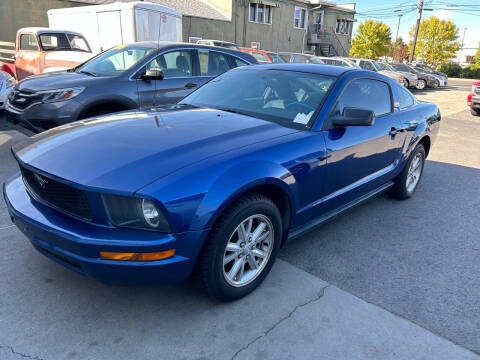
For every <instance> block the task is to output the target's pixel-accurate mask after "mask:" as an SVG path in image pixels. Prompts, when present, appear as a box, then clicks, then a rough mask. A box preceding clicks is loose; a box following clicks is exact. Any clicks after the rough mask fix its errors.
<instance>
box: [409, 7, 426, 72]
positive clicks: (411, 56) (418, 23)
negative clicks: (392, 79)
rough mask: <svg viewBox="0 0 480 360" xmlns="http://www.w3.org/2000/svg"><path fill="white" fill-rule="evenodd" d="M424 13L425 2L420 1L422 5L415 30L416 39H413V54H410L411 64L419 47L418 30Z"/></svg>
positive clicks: (419, 8)
mask: <svg viewBox="0 0 480 360" xmlns="http://www.w3.org/2000/svg"><path fill="white" fill-rule="evenodd" d="M422 11H423V0H420V4H419V5H418V16H417V26H416V28H415V37H414V38H413V44H412V52H411V54H410V62H412V61H413V57H414V55H415V46H417V37H418V29H419V28H420V20H422Z"/></svg>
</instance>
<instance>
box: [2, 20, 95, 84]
mask: <svg viewBox="0 0 480 360" xmlns="http://www.w3.org/2000/svg"><path fill="white" fill-rule="evenodd" d="M92 56H93V53H92V52H91V50H90V46H89V45H88V42H87V40H85V38H84V37H83V35H82V34H80V33H76V32H73V31H67V30H53V29H49V28H33V27H29V28H22V29H20V30H18V31H17V37H16V42H15V56H14V59H11V60H8V59H2V61H3V62H4V63H9V64H10V66H11V68H13V69H14V70H15V71H14V73H15V77H16V78H17V80H22V79H24V78H26V77H27V76H30V75H34V74H42V73H45V72H52V71H58V70H65V69H70V68H72V67H74V66H77V65H79V64H81V63H83V62H85V61H86V60H88V59H90V58H91V57H92ZM12 65H13V66H12Z"/></svg>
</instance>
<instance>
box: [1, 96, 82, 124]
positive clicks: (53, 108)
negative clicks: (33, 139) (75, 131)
mask: <svg viewBox="0 0 480 360" xmlns="http://www.w3.org/2000/svg"><path fill="white" fill-rule="evenodd" d="M81 106H82V105H81V103H79V102H78V101H76V100H75V99H71V100H66V101H58V102H52V103H38V104H35V105H32V106H31V107H29V108H26V109H25V110H21V109H18V108H16V107H14V106H12V105H11V104H10V103H8V102H7V106H6V109H7V111H8V112H10V113H11V114H13V115H14V116H15V118H16V119H17V120H18V121H19V122H20V123H22V124H23V125H25V126H26V127H28V128H30V129H31V130H33V131H36V132H41V131H44V130H48V129H50V128H52V127H56V126H60V125H64V124H68V123H70V122H72V121H75V120H76V119H77V117H78V114H79V113H80V110H81Z"/></svg>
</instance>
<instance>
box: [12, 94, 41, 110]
mask: <svg viewBox="0 0 480 360" xmlns="http://www.w3.org/2000/svg"><path fill="white" fill-rule="evenodd" d="M8 101H9V102H10V105H12V106H13V107H15V108H17V109H19V110H25V109H26V108H28V107H29V106H32V105H34V104H38V103H41V102H42V94H38V93H34V92H28V91H21V90H13V91H12V92H11V93H10V94H9V96H8Z"/></svg>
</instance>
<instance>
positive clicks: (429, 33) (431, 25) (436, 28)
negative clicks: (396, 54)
mask: <svg viewBox="0 0 480 360" xmlns="http://www.w3.org/2000/svg"><path fill="white" fill-rule="evenodd" d="M414 36H415V26H413V27H412V28H411V29H410V37H411V38H412V39H413V37H414ZM457 39H458V27H457V26H456V25H455V24H454V23H453V22H451V21H450V20H441V19H439V18H437V17H435V16H432V17H430V18H428V19H425V20H422V22H421V23H420V28H419V30H418V38H417V45H416V48H415V59H418V60H423V61H425V62H426V63H427V64H431V65H434V66H438V65H440V64H444V63H446V62H447V61H448V60H449V59H451V58H453V57H455V54H456V52H457V50H458V49H459V47H460V44H459V43H458V41H457ZM412 42H413V40H412V41H411V42H410V46H412Z"/></svg>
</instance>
